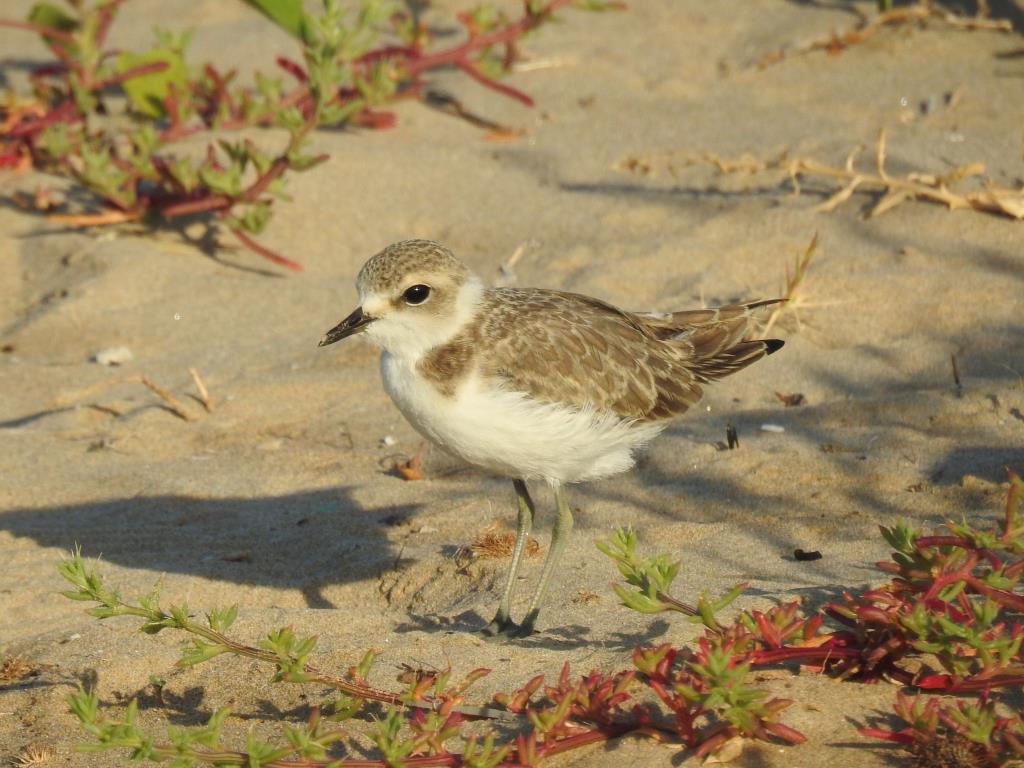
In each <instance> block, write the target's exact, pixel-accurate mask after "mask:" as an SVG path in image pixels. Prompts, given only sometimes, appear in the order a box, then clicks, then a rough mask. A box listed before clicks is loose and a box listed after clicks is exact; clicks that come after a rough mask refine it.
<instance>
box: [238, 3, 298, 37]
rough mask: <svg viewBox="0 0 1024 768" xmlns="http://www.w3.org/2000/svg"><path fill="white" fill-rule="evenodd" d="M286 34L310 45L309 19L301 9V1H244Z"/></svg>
mask: <svg viewBox="0 0 1024 768" xmlns="http://www.w3.org/2000/svg"><path fill="white" fill-rule="evenodd" d="M245 2H246V3H248V4H249V5H251V6H252V7H253V8H255V9H256V10H258V11H259V12H260V13H262V14H263V15H264V16H266V17H267V18H268V19H270V20H271V21H272V22H274V23H275V24H277V26H279V27H280V28H281V29H283V30H284V31H285V32H287V33H288V34H290V35H292V36H293V37H297V38H298V39H299V40H301V41H302V42H303V43H307V44H309V43H312V42H313V39H312V34H311V31H310V24H309V17H308V16H306V12H305V11H304V10H303V9H302V0H245Z"/></svg>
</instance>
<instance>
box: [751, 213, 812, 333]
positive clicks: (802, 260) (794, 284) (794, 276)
mask: <svg viewBox="0 0 1024 768" xmlns="http://www.w3.org/2000/svg"><path fill="white" fill-rule="evenodd" d="M817 248H818V233H817V232H815V233H814V236H813V237H811V242H810V243H808V245H807V248H806V249H805V250H804V252H803V255H802V256H799V257H797V260H796V265H795V266H794V267H793V270H792V271H790V268H789V265H788V264H787V265H786V285H785V289H784V291H783V294H782V298H783V301H782V302H780V303H778V304H776V305H775V306H774V307H773V308H772V313H771V315H769V316H768V321H767V322H766V323H765V325H764V333H766V334H767V333H770V332H771V330H772V327H773V326H774V325H775V321H776V320H778V319H779V316H780V315H781V314H782V312H783V311H784V310H786V309H790V310H794V311H795V310H796V299H797V291H798V290H799V288H800V286H801V285H802V284H803V281H804V277H805V276H806V275H807V268H808V267H809V266H810V265H811V259H813V258H814V253H815V251H816V250H817Z"/></svg>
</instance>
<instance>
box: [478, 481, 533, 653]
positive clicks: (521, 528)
mask: <svg viewBox="0 0 1024 768" xmlns="http://www.w3.org/2000/svg"><path fill="white" fill-rule="evenodd" d="M512 485H513V486H514V487H515V489H516V499H517V500H518V501H519V518H518V524H517V526H516V545H515V548H514V549H513V550H512V565H511V567H510V568H509V571H508V580H507V581H506V582H505V591H504V592H503V593H502V595H501V603H500V604H499V605H498V613H497V614H495V616H494V619H493V620H492V621H491V623H490V624H488V625H487V626H486V627H485V628H484V634H485V635H497V634H500V633H502V632H505V631H506V630H508V629H509V628H510V627H514V626H515V625H514V624H513V623H512V620H511V619H510V618H509V611H510V610H511V603H512V590H513V589H515V584H516V576H518V575H519V565H520V563H522V561H523V552H525V551H526V542H527V540H528V539H529V538H530V531H531V530H533V516H534V507H533V499H531V498H530V492H529V491H528V490H527V489H526V483H524V482H523V481H522V480H513V481H512Z"/></svg>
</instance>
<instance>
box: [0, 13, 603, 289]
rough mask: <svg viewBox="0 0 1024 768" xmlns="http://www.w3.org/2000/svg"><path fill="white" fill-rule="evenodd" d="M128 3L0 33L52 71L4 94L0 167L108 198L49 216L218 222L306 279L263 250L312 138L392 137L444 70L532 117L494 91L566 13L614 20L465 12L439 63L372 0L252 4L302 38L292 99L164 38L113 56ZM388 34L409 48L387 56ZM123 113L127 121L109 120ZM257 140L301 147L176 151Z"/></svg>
mask: <svg viewBox="0 0 1024 768" xmlns="http://www.w3.org/2000/svg"><path fill="white" fill-rule="evenodd" d="M126 1H127V0H94V2H92V3H89V2H84V1H83V2H74V3H71V4H70V8H71V12H65V11H64V10H62V9H61V8H60V7H58V6H53V5H50V4H48V3H40V4H38V5H36V6H35V7H34V8H33V9H32V12H31V13H30V15H29V19H28V20H27V21H17V20H7V19H0V27H9V28H13V29H21V30H28V31H32V32H35V33H37V34H39V35H40V36H41V37H42V39H43V42H44V43H45V45H46V47H47V48H48V49H49V50H50V52H51V53H52V54H53V56H54V58H55V61H53V62H48V63H45V64H42V65H40V66H39V67H37V68H36V69H35V70H34V71H33V72H32V75H31V83H32V91H33V93H32V96H31V97H30V98H25V99H23V98H19V97H17V96H14V95H11V94H8V96H7V98H6V100H5V101H4V102H3V103H0V169H2V168H16V169H18V168H21V169H24V168H28V167H33V168H36V169H40V170H44V171H49V172H53V173H56V174H59V175H63V176H67V177H70V178H71V179H73V180H74V181H76V182H77V183H79V184H81V185H83V186H84V187H86V188H87V189H88V190H89V191H90V192H92V193H93V194H94V195H95V196H96V197H97V198H98V200H99V203H100V208H101V210H99V211H98V212H94V213H91V214H74V215H60V216H53V217H52V218H54V219H55V220H56V221H59V222H61V223H64V224H70V225H73V226H90V225H102V224H109V223H122V222H127V221H135V220H143V219H146V220H148V221H150V222H152V223H159V222H161V221H162V222H165V223H166V222H170V221H174V220H176V219H181V218H184V217H205V219H206V220H207V221H209V220H210V217H213V221H214V222H219V223H220V224H223V225H224V226H225V227H226V228H227V229H228V230H229V231H231V232H232V233H233V234H234V235H235V236H236V237H237V238H238V239H239V241H240V242H241V243H242V244H243V245H244V246H246V247H247V248H249V249H251V250H253V251H255V252H256V253H258V254H259V255H261V256H263V257H264V258H267V259H269V260H271V261H273V262H274V263H277V264H279V265H281V266H284V267H287V268H289V269H294V270H300V269H301V268H302V267H301V265H299V264H298V263H296V262H295V261H292V260H290V259H287V258H285V257H283V256H281V255H279V254H277V253H275V252H273V251H271V250H270V249H269V248H267V247H266V246H263V245H260V244H259V243H258V242H257V241H256V240H255V239H254V236H255V235H258V234H260V233H261V232H262V231H263V229H264V227H265V226H266V224H267V222H268V220H269V218H270V214H271V206H272V203H273V202H274V200H275V199H277V198H284V197H285V194H284V187H283V183H284V179H285V176H286V174H289V173H291V172H297V171H304V170H307V169H309V168H312V167H313V166H315V165H318V164H319V163H321V162H323V161H324V160H326V159H327V156H326V155H310V154H307V153H305V152H303V148H304V147H305V146H306V145H307V143H308V138H309V134H310V132H311V131H313V130H314V129H316V128H320V127H335V126H339V125H343V124H351V125H356V126H361V127H365V128H390V127H392V126H393V125H394V124H395V116H394V114H392V113H390V112H386V111H382V110H380V109H379V107H381V106H382V105H385V104H387V103H389V102H392V101H394V100H395V99H399V98H407V97H410V98H417V97H419V96H420V95H421V94H422V93H423V91H424V80H423V76H424V75H425V74H426V73H427V72H429V71H432V70H436V69H439V68H443V67H455V68H457V69H459V70H461V71H462V72H465V73H466V74H467V75H469V76H470V77H471V78H472V79H474V80H475V81H477V82H478V83H480V84H481V85H484V86H485V87H488V88H491V89H493V90H495V91H497V92H499V93H502V94H504V95H506V96H509V97H510V98H513V99H516V100H517V101H519V102H521V103H523V104H525V105H527V106H530V105H532V104H533V101H532V100H531V99H530V97H529V96H527V95H526V94H524V93H523V92H521V91H519V90H517V89H515V88H513V87H511V86H509V85H507V84H504V83H501V82H498V79H497V78H499V77H500V76H502V75H504V74H506V73H507V72H508V71H510V69H511V68H512V66H513V64H514V63H515V62H516V61H517V59H518V55H519V54H518V47H517V46H518V44H519V42H520V41H521V40H522V38H523V37H524V36H525V35H527V34H529V33H530V32H532V31H534V30H536V29H537V28H538V27H540V26H541V25H542V24H544V23H546V22H548V21H550V20H552V19H553V18H554V14H555V12H556V11H558V10H560V9H562V8H564V7H566V6H570V5H575V6H578V7H583V8H587V9H597V10H599V9H604V8H610V7H617V6H616V4H614V3H611V2H606V0H545V1H540V0H524V3H523V12H522V15H521V16H520V17H519V18H517V19H510V18H508V17H506V16H505V15H504V14H502V13H499V12H497V11H493V10H491V9H490V8H489V7H486V6H482V7H479V8H477V9H476V10H474V11H472V12H466V13H461V14H458V17H457V18H458V20H459V22H460V23H461V24H462V26H463V28H464V29H465V32H466V37H465V39H464V41H462V42H460V43H458V44H457V45H454V46H452V47H450V48H442V49H432V48H431V43H432V39H431V34H430V32H429V30H428V29H427V27H425V26H424V25H423V24H422V23H421V22H420V21H419V20H418V19H415V18H413V17H412V16H410V15H409V14H408V13H406V12H404V11H401V10H399V6H398V5H397V4H396V3H394V2H393V1H392V0H361V3H360V6H359V8H358V12H357V13H350V12H348V11H346V10H345V9H343V8H342V6H341V3H340V2H339V0H324V8H323V12H322V14H321V15H320V16H314V15H311V14H308V13H307V12H306V11H305V10H304V9H303V5H302V2H301V0H247V1H248V2H249V3H250V4H251V5H254V6H256V7H257V8H259V9H260V10H261V11H262V12H263V13H264V14H266V15H267V16H268V17H269V18H270V19H271V20H272V21H274V22H275V23H277V24H278V25H279V26H281V27H282V28H284V29H286V30H287V31H288V32H290V33H291V34H293V35H294V36H295V37H296V38H297V39H298V42H299V44H300V45H301V48H302V60H301V61H295V60H292V59H288V58H283V57H282V58H279V59H278V60H277V62H276V63H277V66H278V67H279V69H280V70H281V72H282V73H284V74H285V75H286V76H287V77H288V79H289V80H290V81H291V84H290V86H288V87H286V86H285V85H284V84H283V83H282V81H281V80H280V79H274V78H270V77H267V76H264V75H261V74H256V76H255V81H256V85H255V86H254V87H245V86H239V85H236V84H235V81H236V80H237V79H238V73H237V72H236V71H235V70H231V71H227V72H222V71H220V70H218V69H217V68H216V67H214V66H213V65H212V64H205V65H204V66H202V67H200V68H199V69H198V70H192V69H190V68H189V67H188V66H187V65H186V62H185V52H186V48H187V44H188V35H182V36H176V35H173V34H170V33H168V32H166V31H161V30H158V31H157V41H156V44H155V47H154V48H152V49H151V50H149V51H146V52H144V53H141V54H134V53H127V52H117V51H113V50H110V49H108V48H107V47H106V40H107V35H108V33H109V30H110V27H111V25H112V24H113V22H114V19H115V17H116V15H117V12H118V10H119V9H120V7H121V6H122V5H123V4H124V3H125V2H126ZM383 28H388V29H390V31H391V33H392V34H393V35H394V37H395V39H396V40H397V42H385V43H381V42H378V37H379V34H380V30H381V29H383ZM120 103H124V104H126V105H127V110H128V113H129V114H128V116H129V117H130V118H131V119H130V120H128V121H125V120H116V119H112V118H111V117H110V116H111V113H112V111H113V109H112V107H113V106H115V105H117V104H120ZM253 126H274V127H279V128H284V129H286V130H287V131H288V135H289V138H288V140H287V142H286V144H285V146H284V147H283V149H281V150H280V151H278V152H276V153H267V152H265V151H264V150H262V149H260V148H259V147H257V146H256V144H254V143H253V142H251V141H248V140H242V141H227V140H224V139H221V140H219V141H216V142H214V141H211V142H210V143H209V144H208V146H207V150H206V152H205V154H203V155H201V156H200V157H198V158H191V157H188V156H182V155H175V154H173V153H172V152H171V148H172V146H173V144H174V143H175V142H176V141H179V140H181V139H183V138H185V137H188V136H192V135H194V134H197V133H202V132H207V131H215V132H218V133H223V132H225V131H233V130H238V129H241V128H247V127H253Z"/></svg>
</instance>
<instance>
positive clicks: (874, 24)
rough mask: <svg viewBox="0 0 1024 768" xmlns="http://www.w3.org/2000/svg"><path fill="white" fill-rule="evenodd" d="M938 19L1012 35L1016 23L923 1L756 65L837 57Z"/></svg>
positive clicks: (773, 55) (770, 56)
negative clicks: (816, 55)
mask: <svg viewBox="0 0 1024 768" xmlns="http://www.w3.org/2000/svg"><path fill="white" fill-rule="evenodd" d="M933 19H934V20H938V21H940V22H942V23H944V24H948V25H949V26H951V27H954V28H956V29H963V30H969V31H973V30H989V31H993V32H1012V31H1013V24H1012V23H1010V21H1008V20H1007V19H991V18H988V13H987V12H984V10H982V12H980V13H978V14H977V15H975V16H961V15H960V14H957V13H953V12H952V11H947V10H944V9H942V8H936V7H934V6H932V4H931V3H929V2H922V3H919V4H918V5H914V6H911V7H910V8H897V9H893V10H888V11H884V12H882V13H880V14H878V15H877V16H873V17H870V18H865V19H863V20H862V21H861V23H860V25H859V26H857V27H854V28H853V29H848V30H846V31H844V32H832V33H831V34H829V35H827V36H825V37H820V38H817V39H815V40H811V41H810V42H808V43H803V44H802V45H798V46H795V47H793V48H789V49H783V50H778V51H773V52H772V53H769V54H766V55H765V56H762V57H761V58H760V59H759V60H758V61H757V62H755V66H756V67H757V68H758V69H765V68H766V67H769V66H771V65H772V64H778V63H779V62H780V61H783V60H784V59H785V58H786V57H787V56H800V55H804V54H808V53H813V52H814V51H825V52H826V53H828V54H831V55H837V54H839V53H841V52H842V51H844V50H845V49H847V48H849V47H850V46H851V45H858V44H860V43H863V42H866V41H867V40H869V39H871V38H872V37H874V36H875V34H877V33H878V32H880V31H881V30H883V29H885V28H887V27H896V26H903V25H907V24H914V23H921V22H925V21H929V20H933Z"/></svg>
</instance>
